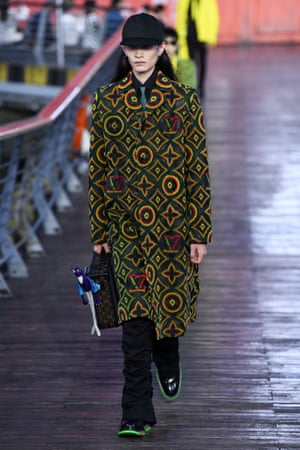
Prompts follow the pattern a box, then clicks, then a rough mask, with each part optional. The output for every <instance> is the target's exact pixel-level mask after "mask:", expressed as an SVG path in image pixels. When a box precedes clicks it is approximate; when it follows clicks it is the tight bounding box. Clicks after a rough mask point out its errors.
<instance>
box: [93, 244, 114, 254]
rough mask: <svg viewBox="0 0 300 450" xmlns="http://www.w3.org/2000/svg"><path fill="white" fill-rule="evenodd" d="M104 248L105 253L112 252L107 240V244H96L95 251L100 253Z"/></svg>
mask: <svg viewBox="0 0 300 450" xmlns="http://www.w3.org/2000/svg"><path fill="white" fill-rule="evenodd" d="M102 249H104V251H105V253H110V245H109V244H108V243H107V242H106V243H105V244H96V245H94V247H93V250H94V252H95V253H98V254H99V255H100V253H101V252H102Z"/></svg>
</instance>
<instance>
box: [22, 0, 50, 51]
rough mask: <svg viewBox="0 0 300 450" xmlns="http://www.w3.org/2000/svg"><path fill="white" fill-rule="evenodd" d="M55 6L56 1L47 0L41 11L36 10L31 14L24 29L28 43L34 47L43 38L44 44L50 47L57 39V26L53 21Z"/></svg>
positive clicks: (25, 39) (25, 40) (25, 41)
mask: <svg viewBox="0 0 300 450" xmlns="http://www.w3.org/2000/svg"><path fill="white" fill-rule="evenodd" d="M55 8H56V6H55V2H54V1H52V0H47V1H46V3H45V4H44V5H43V7H42V8H41V9H40V11H36V12H34V13H33V14H32V15H31V16H30V18H29V20H28V22H27V25H26V27H25V31H24V43H25V44H26V45H28V46H30V47H34V46H35V45H36V44H39V40H41V42H42V43H43V45H44V46H45V47H48V46H50V45H51V44H53V43H54V42H55V41H56V38H55V27H54V25H53V22H52V14H53V12H54V11H55Z"/></svg>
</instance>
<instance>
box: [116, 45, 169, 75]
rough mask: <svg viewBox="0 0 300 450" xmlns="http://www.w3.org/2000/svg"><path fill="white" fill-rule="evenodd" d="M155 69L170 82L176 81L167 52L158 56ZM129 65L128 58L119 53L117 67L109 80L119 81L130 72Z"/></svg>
mask: <svg viewBox="0 0 300 450" xmlns="http://www.w3.org/2000/svg"><path fill="white" fill-rule="evenodd" d="M156 69H157V70H161V71H162V72H163V73H164V74H165V75H166V76H167V77H168V78H170V79H171V80H175V81H176V80H177V78H176V75H175V73H174V70H173V67H172V64H171V61H170V58H169V57H168V55H167V52H166V51H165V50H164V51H163V53H162V54H161V55H160V56H159V58H158V60H157V63H156ZM131 70H132V69H131V65H130V64H129V61H128V58H127V56H126V55H125V53H123V52H122V53H121V55H120V57H119V60H118V61H117V67H116V72H115V75H114V77H113V79H112V80H111V81H112V82H116V81H120V80H122V79H123V78H124V77H126V75H128V73H129V72H130V71H131Z"/></svg>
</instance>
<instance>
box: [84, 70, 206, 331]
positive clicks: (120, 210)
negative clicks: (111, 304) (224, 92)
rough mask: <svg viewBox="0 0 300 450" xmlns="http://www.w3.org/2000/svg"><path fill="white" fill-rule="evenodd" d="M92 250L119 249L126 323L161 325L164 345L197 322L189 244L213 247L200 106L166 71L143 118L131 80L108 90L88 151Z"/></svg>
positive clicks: (98, 103) (100, 93) (99, 101)
mask: <svg viewBox="0 0 300 450" xmlns="http://www.w3.org/2000/svg"><path fill="white" fill-rule="evenodd" d="M89 205H90V229H91V237H92V242H93V243H94V244H99V243H103V242H106V241H107V240H110V241H111V243H112V251H113V258H114V264H115V271H116V278H117V282H118V285H119V289H120V295H121V300H120V303H119V310H118V313H119V321H120V323H122V322H123V321H126V320H130V319H132V318H136V317H147V318H150V319H151V320H153V322H154V323H155V328H156V336H157V338H158V339H160V338H163V337H177V336H180V335H182V334H184V333H185V331H186V328H187V325H188V323H189V322H191V321H194V320H195V317H196V300H197V295H198V290H199V285H198V282H199V280H198V267H197V265H192V264H191V263H190V258H189V246H190V243H191V242H193V243H207V242H210V240H211V223H210V186H209V174H208V161H207V151H206V140H205V128H204V125H203V115H202V110H201V106H200V104H199V99H198V97H197V95H196V93H195V91H194V90H193V89H191V88H189V87H186V86H183V85H182V84H180V83H178V82H175V81H172V80H170V79H169V78H167V77H166V76H165V75H164V74H163V73H162V72H158V74H157V78H156V82H155V85H154V88H153V89H152V91H151V98H150V99H149V101H148V103H147V105H146V109H145V110H143V109H142V106H141V104H140V102H139V100H138V97H137V94H136V91H135V89H134V87H133V84H132V74H131V73H130V74H129V75H128V76H127V77H126V78H124V79H123V80H122V81H121V82H117V83H112V84H110V85H107V86H104V87H100V88H99V89H98V90H97V91H96V93H95V99H94V103H93V109H92V127H91V145H90V186H89Z"/></svg>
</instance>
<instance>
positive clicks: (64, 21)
mask: <svg viewBox="0 0 300 450" xmlns="http://www.w3.org/2000/svg"><path fill="white" fill-rule="evenodd" d="M71 9H72V0H65V1H64V3H63V5H62V15H61V17H60V26H61V34H62V42H63V45H64V46H65V47H78V46H79V44H80V39H81V36H82V31H83V30H82V26H81V24H80V19H79V18H78V17H77V16H76V15H75V14H73V13H72V12H71Z"/></svg>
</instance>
